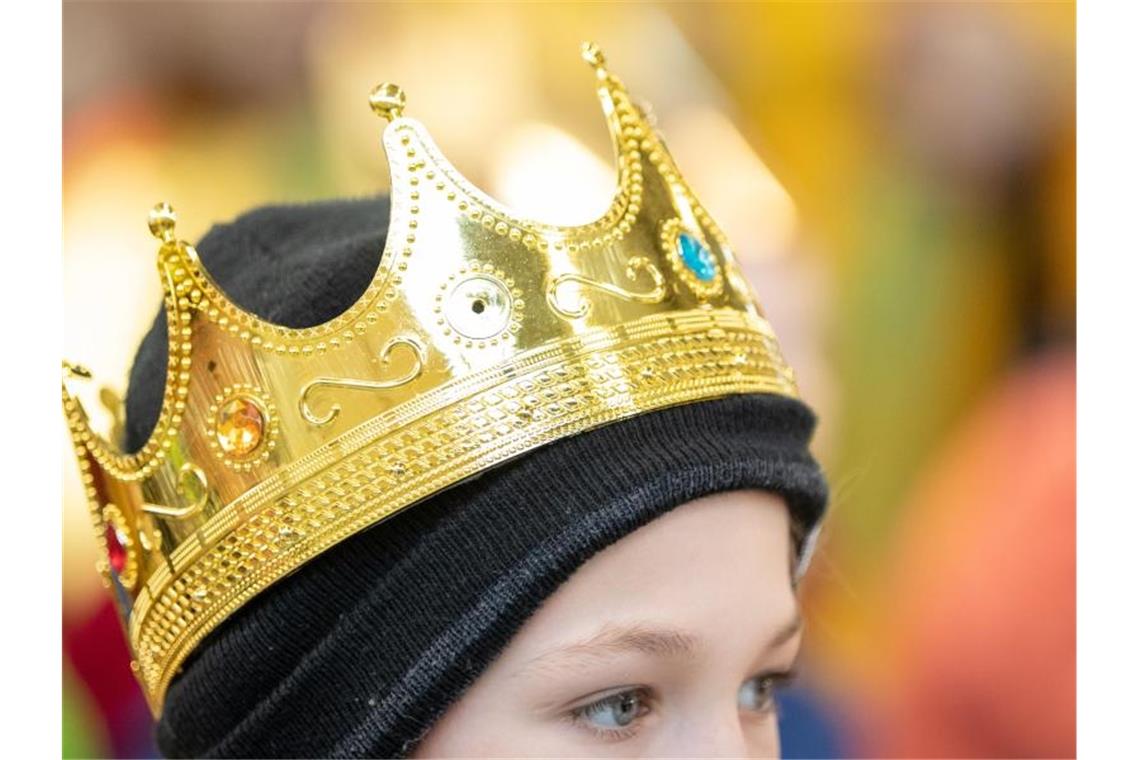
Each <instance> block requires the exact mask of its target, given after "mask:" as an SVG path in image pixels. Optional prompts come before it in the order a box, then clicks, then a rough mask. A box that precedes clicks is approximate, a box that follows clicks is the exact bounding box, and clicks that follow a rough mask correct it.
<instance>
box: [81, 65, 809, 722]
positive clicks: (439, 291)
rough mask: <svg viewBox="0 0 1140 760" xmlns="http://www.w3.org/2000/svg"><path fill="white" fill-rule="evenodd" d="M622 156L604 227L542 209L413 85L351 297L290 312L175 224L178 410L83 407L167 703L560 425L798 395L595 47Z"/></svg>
mask: <svg viewBox="0 0 1140 760" xmlns="http://www.w3.org/2000/svg"><path fill="white" fill-rule="evenodd" d="M582 53H583V57H584V58H585V59H586V60H587V62H589V63H590V64H591V65H592V66H593V68H594V70H595V72H596V75H597V91H598V97H599V98H600V100H601V104H602V109H603V111H604V112H605V116H606V120H607V122H608V124H609V128H610V133H611V135H612V137H613V141H614V148H615V152H616V154H617V161H618V178H619V179H618V184H619V187H618V192H617V194H616V195H615V197H614V199H613V202H612V204H611V205H610V207H609V210H607V211H606V212H605V214H604V215H603V216H602V217H601V218H600V219H598V220H597V221H595V222H592V223H590V224H586V225H582V226H576V227H563V226H554V225H549V224H542V223H540V222H533V221H529V220H525V219H520V218H518V217H517V216H515V215H513V214H512V213H511V212H510V211H509V210H507V209H505V208H503V207H502V206H501V205H499V204H498V203H496V202H495V201H494V200H492V199H491V198H489V197H488V196H486V195H485V194H484V193H482V192H480V191H479V190H478V189H476V188H475V187H473V186H472V185H471V183H469V182H468V181H467V180H466V179H464V178H463V177H462V176H461V175H460V174H459V172H457V171H456V170H455V168H454V167H453V166H452V165H451V164H450V163H448V162H447V160H446V159H445V158H444V157H443V156H442V155H441V153H440V151H439V149H438V148H437V147H436V146H435V144H434V143H433V142H432V140H431V139H430V138H429V137H428V134H427V132H426V131H425V129H424V127H423V126H422V125H420V124H419V122H417V121H415V120H414V119H410V118H407V117H405V116H403V108H404V101H405V98H404V93H403V92H402V91H401V90H400V88H398V87H396V86H394V85H389V84H385V85H381V86H379V87H377V88H376V90H374V91H373V93H372V96H371V99H370V103H371V105H372V108H373V109H374V110H375V111H376V112H377V113H378V114H380V115H381V116H383V117H385V118H386V119H387V120H388V121H389V123H388V125H387V127H386V129H385V130H384V137H383V142H384V149H385V151H386V153H387V156H388V161H389V165H390V171H391V178H392V190H391V216H390V221H389V228H388V236H387V240H386V243H385V246H384V251H383V255H382V257H381V259H380V265H379V268H378V269H377V271H376V274H375V276H374V277H373V279H372V282H371V284H370V285H369V286H368V289H367V290H366V291H365V292H364V294H363V295H362V296H361V297H360V299H359V300H358V301H357V302H356V303H355V304H353V305H352V306H351V307H350V308H349V309H348V310H347V311H345V312H344V313H343V314H341V315H340V316H338V317H336V318H335V319H333V320H331V321H329V322H327V323H325V324H323V325H319V326H316V327H310V328H305V329H290V328H286V327H282V326H279V325H275V324H272V323H269V322H266V321H264V320H261V319H259V318H257V317H256V316H254V315H253V314H251V313H249V312H247V311H244V310H243V309H241V308H240V307H238V306H236V305H235V304H234V303H232V302H231V301H230V300H229V299H228V298H227V297H226V295H225V293H224V292H223V291H222V289H221V288H220V287H219V286H218V285H217V284H216V283H215V282H214V280H213V279H212V278H211V276H210V274H209V273H208V272H207V271H206V270H205V269H204V268H203V267H202V266H201V264H200V263H199V260H198V257H197V255H196V253H195V251H194V249H193V248H192V247H191V246H190V245H189V244H187V243H185V242H182V241H179V240H178V239H177V238H176V237H175V234H174V214H173V212H172V211H171V209H170V207H169V206H167V205H165V204H161V205H159V206H157V207H156V208H155V209H154V210H153V211H152V212H151V217H150V229H151V231H152V233H153V234H154V235H155V236H156V237H157V238H158V239H159V240H160V241H161V246H160V248H159V253H158V269H159V273H160V276H161V278H162V287H163V290H164V295H165V311H166V319H167V330H168V336H169V366H168V368H167V373H166V390H165V395H164V398H163V404H162V411H161V414H160V416H159V420H158V424H157V426H156V427H155V429H154V432H153V433H152V434H151V436H150V439H149V440H148V441H147V443H146V444H145V445H144V446H143V447H142V449H141V450H140V451H138V452H137V453H134V454H126V453H123V452H122V451H121V450H120V449H119V448H118V447H117V446H116V445H115V444H113V443H111V442H109V441H108V440H106V439H105V438H104V437H102V436H100V435H99V434H97V433H95V432H94V431H93V430H92V428H91V426H90V424H89V421H88V417H87V414H86V412H85V411H84V408H83V406H82V405H81V404H80V402H79V401H78V400H77V398H76V397H75V396H74V395H73V394H72V393H71V392H69V390H68V388H67V378H69V377H75V376H87V377H89V376H90V373H88V372H87V371H86V370H83V369H82V368H81V367H79V366H77V365H73V364H65V365H64V366H65V381H64V384H63V406H64V410H65V413H66V416H67V421H68V424H69V426H70V429H71V433H72V437H73V440H74V443H75V451H76V454H77V456H78V460H79V467H80V470H81V475H82V478H83V483H84V486H85V489H86V494H87V498H88V500H89V503H90V510H91V518H92V523H93V525H94V529H95V534H96V537H97V540H99V541H102V542H104V543H105V547H106V557H105V559H103V560H101V561H100V563H99V569H100V571H101V573H102V574H103V577H104V579H105V581H106V583H107V585H108V587H110V588H112V589H113V590H114V592H115V593H114V597H115V599H116V602H117V603H118V605H119V607H120V611H121V612H122V614H123V618H124V620H125V627H126V631H127V636H128V639H129V642H130V646H131V650H132V653H133V660H132V668H133V669H134V671H135V673H136V675H137V676H138V678H139V681H140V682H141V684H142V687H143V691H144V692H145V694H146V697H147V700H148V702H149V703H150V706H151V709H152V710H153V711H154V713H155V715H156V716H157V715H159V714H160V713H161V710H162V703H163V697H164V694H165V692H166V689H167V686H168V685H169V684H170V682H171V679H172V678H173V677H174V676H175V675H176V674H177V672H178V670H179V667H180V666H181V663H182V662H183V661H184V660H185V658H186V657H187V655H189V654H190V652H191V651H192V650H193V649H194V647H195V646H196V645H197V644H198V642H200V641H201V640H202V638H203V637H204V636H206V634H208V633H209V632H210V631H211V630H213V629H214V628H216V627H217V626H218V625H219V624H220V623H221V622H222V621H223V620H225V619H226V617H227V616H229V615H230V614H231V613H232V612H234V610H236V609H237V608H238V607H240V606H241V605H242V604H244V603H245V602H247V601H248V600H249V599H250V598H252V597H253V596H254V595H256V594H257V593H259V592H260V591H262V590H263V589H265V588H266V587H267V586H269V585H270V584H272V583H274V582H275V581H277V580H279V579H280V578H282V577H284V576H285V575H287V574H288V573H289V572H291V571H293V570H295V569H297V568H298V567H299V566H301V565H302V564H304V563H305V562H307V561H309V560H310V559H312V558H313V557H314V556H316V555H317V554H319V553H321V552H323V551H325V550H326V549H328V548H329V547H331V546H333V545H335V544H336V543H337V542H339V541H341V540H343V539H345V538H346V537H348V536H350V535H352V534H354V533H356V532H358V531H360V530H363V529H364V528H367V527H369V526H371V525H374V524H375V523H377V522H378V521H380V520H383V519H384V518H386V517H389V516H391V515H393V514H395V513H397V512H399V511H400V510H402V509H405V508H407V507H409V506H411V505H413V504H415V503H416V502H418V501H421V500H423V499H425V498H427V497H429V496H431V495H433V494H435V493H437V492H439V491H441V490H442V489H445V488H447V487H449V486H451V485H454V484H455V483H458V482H459V481H461V480H464V479H466V478H470V477H472V476H474V475H478V474H479V473H481V472H484V471H486V470H488V469H489V468H492V467H494V466H495V465H498V464H500V463H502V462H504V461H506V460H508V459H510V458H512V457H516V456H518V455H520V454H523V453H524V452H527V451H530V450H531V449H534V448H537V447H539V446H543V445H545V444H547V443H549V442H551V441H554V440H556V439H559V438H563V437H566V436H570V435H573V434H575V433H578V432H580V431H584V430H589V429H591V428H595V427H598V426H600V425H604V424H606V423H608V422H611V421H614V420H618V419H621V418H625V417H629V416H632V415H637V414H641V413H643V412H647V411H650V410H654V409H660V408H663V407H667V406H671V405H675V404H682V403H688V402H694V401H700V400H704V399H712V398H716V397H720V396H725V395H729V394H740V393H776V394H781V395H785V396H791V397H796V396H797V390H796V385H795V380H794V378H793V375H792V372H791V370H790V369H789V368H788V367H787V366H786V365H785V363H784V360H783V358H782V356H781V354H780V349H779V346H778V344H777V342H776V338H775V336H774V335H773V333H772V330H771V328H770V326H769V324H768V322H767V321H766V320H765V318H764V316H763V314H762V312H761V311H760V309H759V306H758V304H757V302H756V298H755V294H754V293H753V291H752V289H751V288H750V287H749V285H748V283H747V282H746V280H745V279H744V277H743V276H742V274H741V271H740V269H739V267H738V264H737V262H736V259H735V256H734V255H733V252H732V250H731V248H730V247H729V244H728V242H727V241H726V240H725V238H724V236H723V234H722V233H721V231H720V230H719V229H718V228H717V226H716V224H715V223H714V222H713V220H712V219H711V218H710V217H709V216H708V214H707V213H706V212H705V210H704V209H703V208H702V207H701V205H700V204H699V203H698V202H697V200H696V198H695V197H694V196H693V193H692V192H691V191H690V189H689V187H688V186H687V185H686V184H685V182H684V180H683V179H682V178H681V175H680V173H679V172H678V171H677V168H676V166H675V165H674V163H673V161H672V159H671V158H670V156H669V154H668V152H667V151H666V150H665V146H664V144H663V143H662V141H661V138H660V136H659V135H657V134H656V132H655V131H654V129H653V128H652V126H651V125H650V124H649V123H648V121H647V119H646V117H645V115H644V114H643V113H642V112H641V111H640V110H639V109H638V108H637V107H635V106H634V105H633V104H632V103H631V101H630V98H629V95H628V93H627V92H626V90H625V88H624V86H623V85H622V83H621V82H620V81H619V80H618V79H617V78H615V77H614V76H613V75H612V74H610V73H609V71H608V70H607V68H606V65H605V60H604V58H603V57H602V55H601V53H600V51H599V50H598V49H597V47H595V46H594V45H592V44H589V43H587V44H585V45H583V50H582Z"/></svg>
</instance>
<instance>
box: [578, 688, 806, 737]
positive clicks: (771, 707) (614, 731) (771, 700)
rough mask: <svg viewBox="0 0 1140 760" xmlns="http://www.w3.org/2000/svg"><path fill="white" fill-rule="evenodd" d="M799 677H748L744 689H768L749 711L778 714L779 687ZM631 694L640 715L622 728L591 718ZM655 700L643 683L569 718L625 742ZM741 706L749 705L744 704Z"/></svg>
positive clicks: (604, 697)
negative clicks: (756, 685) (755, 686)
mask: <svg viewBox="0 0 1140 760" xmlns="http://www.w3.org/2000/svg"><path fill="white" fill-rule="evenodd" d="M795 676H796V674H795V673H794V672H793V671H782V672H775V673H773V672H767V673H758V674H756V675H754V676H752V677H751V678H749V679H747V680H746V681H745V682H744V683H742V684H741V689H743V688H744V687H745V686H746V685H747V684H749V683H753V682H758V683H760V684H762V688H763V689H764V691H765V692H766V696H765V700H764V706H763V707H762V708H759V709H755V710H749V712H752V713H753V714H756V715H768V714H771V713H774V712H775V711H776V701H775V696H776V690H777V689H779V688H782V687H783V686H786V685H787V684H788V683H789V682H791V681H792V680H793V679H794V678H795ZM627 697H634V698H636V699H637V700H638V708H639V709H638V712H637V714H636V715H635V716H634V717H633V719H632V720H631V721H630V723H629V725H628V726H623V727H621V728H603V727H601V726H598V725H596V724H595V723H593V722H592V721H591V720H590V717H591V715H592V714H597V713H598V712H600V711H601V710H602V709H604V708H605V707H607V706H611V705H614V704H615V703H619V702H620V701H621V700H623V699H625V698H627ZM652 701H653V694H652V692H651V691H650V690H649V689H648V688H646V687H643V686H638V687H632V688H629V687H627V688H623V689H620V690H618V691H612V692H610V693H608V694H604V695H602V696H600V697H598V698H597V699H594V700H593V701H591V702H587V703H586V704H584V705H580V706H578V707H574V708H571V709H570V711H569V712H568V713H567V717H568V718H569V720H570V721H571V722H572V723H573V724H574V725H576V726H579V727H581V728H585V729H586V730H588V731H590V732H591V733H593V734H594V735H595V736H598V737H599V738H602V739H605V740H608V741H615V742H616V741H622V740H624V739H628V738H630V737H632V736H634V735H635V734H636V733H637V730H638V723H639V722H640V720H641V718H642V717H644V716H645V715H646V714H647V713H648V712H649V711H650V709H651V703H652ZM741 709H745V708H743V707H742V708H741Z"/></svg>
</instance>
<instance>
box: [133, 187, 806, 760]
mask: <svg viewBox="0 0 1140 760" xmlns="http://www.w3.org/2000/svg"><path fill="white" fill-rule="evenodd" d="M330 219H332V220H334V221H333V223H331V224H330V222H329V220H330ZM386 224H387V205H386V203H385V202H383V201H354V202H342V203H337V204H321V205H316V206H305V207H286V208H277V209H268V210H262V211H259V212H255V213H254V214H251V215H248V216H246V217H243V218H241V219H239V220H238V221H237V222H235V223H234V224H232V225H229V226H227V227H223V228H217V229H215V230H214V231H212V232H211V233H210V235H208V236H207V237H206V238H205V239H204V240H203V241H202V243H201V244H200V245H199V254H200V255H201V257H202V260H203V262H204V263H205V265H206V267H207V268H208V269H210V270H211V272H213V273H215V276H216V277H217V278H218V279H219V281H220V284H221V285H222V287H223V288H225V289H226V290H227V292H228V293H229V294H230V295H231V297H232V298H234V299H235V300H238V302H239V303H241V304H242V305H243V306H245V307H246V308H248V309H250V310H252V311H255V312H257V313H260V314H263V315H267V316H270V317H272V318H274V320H275V321H278V322H281V323H284V324H289V325H291V326H307V325H311V324H317V323H319V322H321V321H325V320H327V319H329V318H331V317H332V316H335V315H336V314H338V313H339V312H341V311H343V310H344V309H345V308H347V306H348V305H349V304H350V303H351V302H352V301H353V300H355V298H356V297H358V296H359V294H360V293H361V292H362V291H363V290H364V287H366V285H367V282H368V280H369V279H370V278H371V275H372V272H373V271H374V270H375V267H376V264H377V263H378V259H379V251H380V250H381V248H382V245H383V234H384V229H385V227H386ZM330 265H335V266H336V267H337V268H338V270H337V271H339V272H340V273H341V274H340V275H336V276H330V275H329V274H328V271H329V270H328V267H329V266H330ZM345 272H348V273H349V274H350V275H351V274H353V273H355V277H353V276H347V275H344V273H345ZM164 333H165V326H164V324H163V323H162V321H161V320H160V321H158V322H156V325H155V328H154V329H152V331H151V334H150V335H148V336H147V338H146V340H145V341H144V344H143V346H142V348H141V349H140V352H139V357H138V359H137V360H136V363H135V366H134V369H133V371H132V382H131V387H130V391H129V394H128V410H127V414H128V417H127V428H128V435H129V436H130V437H131V439H132V441H131V442H132V443H133V444H134V445H136V446H138V445H141V442H142V441H143V440H144V439H145V437H146V434H147V433H148V432H149V428H148V427H147V421H148V420H151V421H150V424H151V425H153V421H152V420H153V418H152V416H151V412H154V413H155V414H156V413H157V412H156V410H155V409H154V408H153V407H154V406H156V404H155V401H157V400H159V399H160V396H161V390H162V389H161V378H162V370H163V368H164V366H165V354H164V346H165V339H164ZM156 383H157V384H158V396H154V394H153V390H154V389H153V388H152V387H151V386H153V385H155V384H156ZM148 403H149V404H151V405H152V406H149V407H148V406H147V404H148ZM814 424H815V419H814V416H813V415H812V413H811V411H810V410H809V409H808V408H807V407H806V406H804V405H803V404H801V403H800V402H797V401H794V400H791V399H787V398H783V397H778V396H771V395H761V394H755V395H747V396H731V397H726V398H723V399H718V400H714V401H706V402H702V403H697V404H688V405H683V406H677V407H673V408H670V409H665V410H661V411H657V412H653V413H649V414H643V415H640V416H636V417H632V418H629V419H626V420H622V421H619V422H616V423H611V424H609V425H606V426H604V427H602V428H598V429H596V430H592V431H589V432H586V433H581V434H579V435H576V436H572V437H570V438H566V439H563V440H560V441H556V442H554V443H552V444H549V445H547V446H545V447H543V448H541V449H538V450H536V451H534V452H531V453H529V454H527V455H524V456H522V457H520V458H517V459H515V460H512V461H511V462H508V463H506V464H504V465H501V466H499V467H497V468H495V469H493V470H491V471H489V472H486V473H483V474H482V475H480V476H479V477H477V478H473V479H471V480H468V481H466V482H464V483H461V484H459V485H457V486H455V487H454V488H451V489H449V490H447V491H444V492H442V493H439V494H436V495H435V496H433V497H431V498H429V499H427V500H425V501H424V502H421V503H419V504H416V505H414V506H412V507H411V508H409V509H407V510H404V511H403V512H400V513H399V514H397V515H396V516H394V517H392V518H390V519H389V520H386V521H384V522H382V523H380V524H378V525H376V526H373V527H372V528H369V529H367V530H365V531H363V532H361V533H358V534H356V535H355V536H352V537H350V538H349V539H347V540H345V541H343V542H342V543H340V544H338V545H336V546H335V547H333V548H332V549H330V550H328V551H327V552H325V553H324V554H322V555H320V556H318V557H317V558H315V559H314V560H312V561H310V562H309V563H308V564H307V565H305V566H304V567H302V568H300V569H299V570H298V571H297V572H295V573H294V574H292V575H290V576H289V577H287V578H285V579H283V580H282V581H280V582H278V583H277V584H275V585H274V586H272V587H270V588H269V589H267V590H266V591H264V592H262V593H261V594H260V595H259V596H258V597H256V598H254V599H253V600H252V601H250V602H249V603H247V604H246V605H245V606H244V607H242V608H240V609H239V610H238V611H237V612H236V613H234V615H233V616H232V617H231V618H229V619H228V620H227V621H226V622H225V623H223V624H222V625H221V626H220V627H219V628H218V629H217V630H215V631H214V632H213V633H212V634H211V635H210V636H208V637H207V638H206V640H205V641H203V642H202V643H201V644H200V645H199V647H198V648H197V650H196V651H195V653H194V654H193V655H192V656H191V657H190V658H189V659H188V660H187V661H186V663H185V665H184V668H183V672H182V673H181V675H180V676H178V677H177V678H176V679H175V681H174V682H173V684H172V685H171V687H170V690H169V692H168V695H167V698H166V704H165V709H164V711H163V714H162V718H161V720H160V722H159V725H158V741H159V746H160V747H161V749H162V751H163V752H164V753H166V754H168V755H172V756H231V757H239V756H245V757H248V756H257V757H299V756H307V757H323V756H355V757H364V756H370V757H377V756H379V757H388V756H398V755H402V754H406V753H407V752H409V751H411V750H412V749H413V748H414V746H415V743H416V742H417V741H418V740H419V739H420V738H422V736H423V735H424V734H425V733H426V732H427V730H428V729H430V728H431V726H432V725H433V723H434V722H435V721H436V720H437V719H438V718H439V717H440V716H441V715H442V714H443V712H444V711H445V710H446V709H447V708H448V707H449V706H450V705H451V704H452V703H454V702H455V700H456V699H458V698H459V696H460V695H461V694H462V693H463V691H464V689H465V688H466V687H467V686H468V685H469V684H470V683H471V682H472V681H473V680H474V679H476V678H477V677H478V676H479V675H480V673H482V672H483V671H484V670H485V669H486V667H487V666H488V665H489V664H490V662H491V661H492V660H493V659H494V657H495V655H496V654H497V653H498V652H500V651H501V650H502V649H503V647H505V646H506V644H507V643H508V642H509V640H510V638H511V637H512V636H513V635H514V633H515V632H516V631H517V630H518V629H519V628H520V627H521V626H522V624H523V623H524V622H525V621H526V619H527V618H528V617H529V616H530V615H531V614H532V613H533V612H534V611H535V609H537V607H538V606H539V605H540V604H541V603H542V601H543V600H544V599H546V598H547V597H548V596H549V595H550V594H551V593H552V592H553V591H554V590H555V589H556V588H557V587H558V586H559V585H560V584H561V583H563V582H564V581H565V580H566V579H567V578H568V577H570V575H571V574H572V573H573V572H574V571H575V570H576V569H577V568H578V567H580V566H581V565H582V563H584V562H585V561H586V560H587V559H589V557H591V556H592V555H594V554H595V553H597V552H598V551H600V550H601V549H603V548H605V547H607V546H609V545H611V544H613V543H614V542H616V541H618V540H620V539H621V538H622V537H624V536H626V535H628V534H629V533H630V532H632V531H634V530H636V529H637V528H638V527H640V526H641V525H644V524H645V523H647V522H649V521H650V520H652V519H654V518H655V517H658V516H660V515H662V514H664V513H665V512H667V511H668V510H670V509H672V508H673V507H676V506H678V505H680V504H683V503H685V502H687V501H691V500H693V499H695V498H698V497H700V496H704V495H708V494H711V493H717V492H721V491H729V490H737V489H746V488H756V489H764V490H769V491H773V492H776V493H779V494H782V495H783V496H784V497H785V499H786V501H787V503H788V507H789V510H790V513H791V516H792V520H793V523H794V524H795V525H796V526H797V528H798V533H799V534H801V535H802V534H806V533H808V532H810V531H811V529H812V528H813V527H814V526H815V525H816V524H817V523H818V520H819V518H820V516H821V514H822V511H823V508H824V505H825V503H826V498H827V488H826V484H825V482H824V479H823V476H822V474H821V472H820V469H819V467H818V465H817V464H816V462H815V461H814V459H813V458H812V457H811V455H810V453H809V452H808V449H807V445H808V442H809V440H810V438H811V434H812V431H813V427H814Z"/></svg>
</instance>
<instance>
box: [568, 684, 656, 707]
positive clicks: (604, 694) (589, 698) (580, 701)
mask: <svg viewBox="0 0 1140 760" xmlns="http://www.w3.org/2000/svg"><path fill="white" fill-rule="evenodd" d="M627 692H639V693H641V694H643V695H645V696H646V697H650V696H652V691H651V690H650V689H649V687H648V686H643V685H640V684H626V685H625V686H611V687H609V688H606V689H600V690H599V691H595V692H592V693H590V694H586V695H584V696H581V697H578V698H577V699H575V700H574V701H572V702H567V703H566V705H565V706H564V707H563V708H562V710H563V711H565V712H573V711H574V710H580V709H582V708H583V707H589V706H590V705H592V704H594V703H595V702H601V701H602V700H603V699H607V698H608V697H616V696H618V695H619V694H626V693H627Z"/></svg>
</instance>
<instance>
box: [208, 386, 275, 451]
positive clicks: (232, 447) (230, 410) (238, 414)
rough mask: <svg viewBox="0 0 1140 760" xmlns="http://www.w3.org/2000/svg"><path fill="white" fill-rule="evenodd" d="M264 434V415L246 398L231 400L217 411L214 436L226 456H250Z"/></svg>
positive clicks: (240, 397)
mask: <svg viewBox="0 0 1140 760" xmlns="http://www.w3.org/2000/svg"><path fill="white" fill-rule="evenodd" d="M264 434H265V414H264V413H263V412H262V411H261V408H260V407H259V406H258V405H257V404H256V403H254V401H253V400H252V399H250V398H248V397H246V396H238V397H236V398H232V399H230V400H229V401H227V402H226V403H225V404H223V405H222V408H221V409H220V410H219V411H218V424H217V428H216V430H215V435H216V436H217V439H218V445H219V446H221V448H222V451H223V452H225V453H226V454H229V455H231V456H235V457H244V456H248V455H250V454H252V453H253V452H254V451H255V450H256V449H257V447H258V446H259V445H261V439H262V437H263V436H264Z"/></svg>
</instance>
